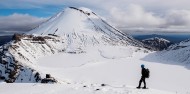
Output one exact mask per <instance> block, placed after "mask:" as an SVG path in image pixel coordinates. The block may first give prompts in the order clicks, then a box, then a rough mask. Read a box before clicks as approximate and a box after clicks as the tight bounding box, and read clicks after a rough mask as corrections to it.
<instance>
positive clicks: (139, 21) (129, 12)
mask: <svg viewBox="0 0 190 94" xmlns="http://www.w3.org/2000/svg"><path fill="white" fill-rule="evenodd" d="M110 14H111V17H112V18H111V20H112V21H113V22H115V23H116V24H117V26H119V27H161V26H162V25H163V24H165V20H164V19H163V18H160V17H159V16H156V15H154V14H153V13H152V12H147V11H145V10H144V9H143V8H142V7H141V6H139V5H134V4H132V5H130V6H128V8H127V9H126V10H122V9H119V8H116V7H115V8H112V9H111V10H110Z"/></svg>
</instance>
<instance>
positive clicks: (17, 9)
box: [0, 0, 190, 34]
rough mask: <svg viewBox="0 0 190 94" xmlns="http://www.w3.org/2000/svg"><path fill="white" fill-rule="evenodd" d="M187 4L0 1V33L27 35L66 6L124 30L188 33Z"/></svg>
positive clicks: (162, 0) (184, 0) (180, 0)
mask: <svg viewBox="0 0 190 94" xmlns="http://www.w3.org/2000/svg"><path fill="white" fill-rule="evenodd" d="M189 4H190V1H189V0H175V1H173V0H93V1H92V0H1V1H0V34H5V33H8V34H12V33H15V32H27V31H29V30H31V29H33V28H34V27H36V26H38V25H39V24H40V23H42V22H43V21H45V20H47V19H48V18H49V17H51V16H53V15H54V14H56V13H58V12H60V11H62V10H64V8H66V7H68V6H74V7H87V8H90V9H91V10H92V11H94V12H95V13H97V14H99V15H100V16H101V17H103V18H104V19H106V20H107V21H108V22H109V23H111V24H112V25H114V26H116V27H117V28H119V29H121V30H125V31H127V30H130V31H131V30H132V31H133V29H134V31H135V30H144V31H145V30H147V31H150V32H151V31H154V30H155V29H156V30H161V31H166V32H168V31H175V32H180V31H185V32H190V6H189ZM163 29H164V30H163Z"/></svg>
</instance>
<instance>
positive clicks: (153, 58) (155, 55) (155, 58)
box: [141, 51, 190, 70]
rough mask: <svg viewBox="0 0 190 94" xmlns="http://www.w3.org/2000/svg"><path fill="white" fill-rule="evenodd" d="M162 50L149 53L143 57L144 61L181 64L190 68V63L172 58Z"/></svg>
mask: <svg viewBox="0 0 190 94" xmlns="http://www.w3.org/2000/svg"><path fill="white" fill-rule="evenodd" d="M162 54H163V52H162V51H157V52H152V53H149V54H148V55H147V56H145V57H144V58H141V60H143V61H147V62H152V63H161V64H169V65H180V66H184V67H185V68H187V69H189V70H190V64H187V63H184V62H176V61H174V60H172V59H170V58H167V57H164V56H162Z"/></svg>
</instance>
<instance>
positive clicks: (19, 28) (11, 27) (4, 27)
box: [0, 13, 47, 33]
mask: <svg viewBox="0 0 190 94" xmlns="http://www.w3.org/2000/svg"><path fill="white" fill-rule="evenodd" d="M45 20H47V18H38V17H34V16H31V15H28V14H17V13H15V14H12V15H9V16H0V33H1V32H4V33H5V32H7V33H8V32H9V31H10V32H27V31H29V30H31V29H33V28H34V27H36V26H38V25H39V24H40V23H42V22H44V21H45Z"/></svg>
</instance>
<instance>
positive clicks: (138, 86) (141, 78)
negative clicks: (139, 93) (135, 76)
mask: <svg viewBox="0 0 190 94" xmlns="http://www.w3.org/2000/svg"><path fill="white" fill-rule="evenodd" d="M142 81H143V77H141V79H140V81H139V86H138V87H137V88H140V87H141V83H142Z"/></svg>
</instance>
